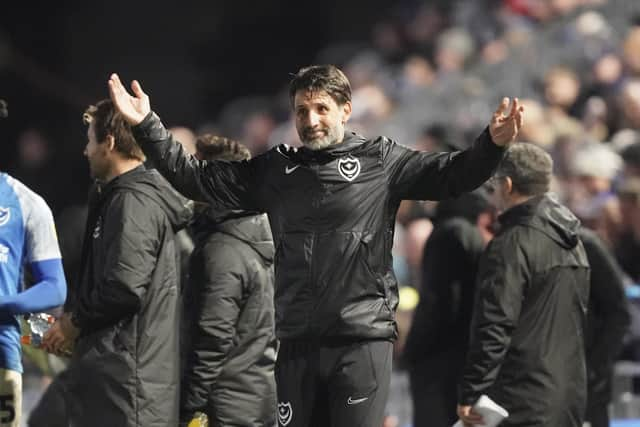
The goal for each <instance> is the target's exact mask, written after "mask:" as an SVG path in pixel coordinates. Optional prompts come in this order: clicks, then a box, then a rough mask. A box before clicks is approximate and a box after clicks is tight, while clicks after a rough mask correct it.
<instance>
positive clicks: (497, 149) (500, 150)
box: [478, 126, 507, 156]
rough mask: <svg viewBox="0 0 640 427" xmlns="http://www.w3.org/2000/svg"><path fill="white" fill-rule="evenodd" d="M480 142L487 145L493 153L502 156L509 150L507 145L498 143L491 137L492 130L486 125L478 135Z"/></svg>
mask: <svg viewBox="0 0 640 427" xmlns="http://www.w3.org/2000/svg"><path fill="white" fill-rule="evenodd" d="M478 140H479V141H480V143H481V144H482V145H483V146H485V147H486V148H487V149H488V150H490V151H491V153H492V154H496V155H499V156H502V155H503V154H504V152H505V151H507V146H502V145H498V144H496V143H495V142H493V139H492V138H491V132H489V126H487V127H485V128H484V130H483V131H482V133H481V134H480V136H479V137H478Z"/></svg>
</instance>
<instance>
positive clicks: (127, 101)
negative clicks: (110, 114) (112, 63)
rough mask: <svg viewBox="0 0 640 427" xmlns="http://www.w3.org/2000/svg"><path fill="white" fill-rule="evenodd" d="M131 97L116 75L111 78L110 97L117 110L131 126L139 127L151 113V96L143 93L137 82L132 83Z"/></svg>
mask: <svg viewBox="0 0 640 427" xmlns="http://www.w3.org/2000/svg"><path fill="white" fill-rule="evenodd" d="M131 90H132V91H133V95H134V96H131V95H130V94H129V92H127V89H126V88H125V87H124V86H123V85H122V82H121V81H120V77H118V75H117V74H116V73H113V74H111V77H110V78H109V95H110V96H111V101H113V105H114V106H115V107H116V109H117V110H118V111H119V112H120V114H122V116H123V117H124V119H125V120H126V121H127V122H128V123H129V124H130V125H133V126H135V125H138V124H140V123H141V122H142V120H144V118H145V117H146V116H147V114H149V112H150V111H151V104H150V103H149V96H148V95H147V94H146V93H144V92H143V91H142V86H140V83H138V81H137V80H134V81H133V82H131Z"/></svg>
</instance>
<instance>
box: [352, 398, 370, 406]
mask: <svg viewBox="0 0 640 427" xmlns="http://www.w3.org/2000/svg"><path fill="white" fill-rule="evenodd" d="M367 399H368V397H363V398H361V399H351V396H349V398H348V399H347V405H357V404H358V403H362V402H364V401H365V400H367Z"/></svg>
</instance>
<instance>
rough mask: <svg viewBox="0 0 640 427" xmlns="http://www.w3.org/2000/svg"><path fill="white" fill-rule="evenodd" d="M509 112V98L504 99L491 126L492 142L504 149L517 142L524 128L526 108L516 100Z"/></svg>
mask: <svg viewBox="0 0 640 427" xmlns="http://www.w3.org/2000/svg"><path fill="white" fill-rule="evenodd" d="M510 110H511V111H509V98H503V99H502V102H501V103H500V106H499V107H498V109H497V110H496V112H495V113H493V117H492V118H491V123H490V124H489V133H490V134H491V140H492V141H493V142H495V143H496V144H497V145H500V146H502V147H504V146H507V145H509V144H511V143H512V142H513V141H515V140H516V137H517V136H518V132H520V128H521V127H522V121H523V115H524V107H523V106H522V105H520V103H519V102H518V98H514V100H513V102H512V103H511V109H510Z"/></svg>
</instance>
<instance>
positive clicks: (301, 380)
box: [276, 340, 393, 427]
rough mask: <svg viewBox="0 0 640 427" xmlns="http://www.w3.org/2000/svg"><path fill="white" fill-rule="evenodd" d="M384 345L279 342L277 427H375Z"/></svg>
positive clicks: (388, 354) (388, 347)
mask: <svg viewBox="0 0 640 427" xmlns="http://www.w3.org/2000/svg"><path fill="white" fill-rule="evenodd" d="M392 358H393V345H392V343H391V342H390V341H359V342H353V341H345V340H338V341H332V342H318V341H307V340H283V341H282V342H281V346H280V349H279V351H278V359H277V361H276V383H277V386H278V422H279V425H280V426H281V427H316V426H317V427H380V426H382V421H383V418H384V410H385V405H386V403H387V397H388V395H389V382H390V380H391V362H392Z"/></svg>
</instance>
